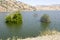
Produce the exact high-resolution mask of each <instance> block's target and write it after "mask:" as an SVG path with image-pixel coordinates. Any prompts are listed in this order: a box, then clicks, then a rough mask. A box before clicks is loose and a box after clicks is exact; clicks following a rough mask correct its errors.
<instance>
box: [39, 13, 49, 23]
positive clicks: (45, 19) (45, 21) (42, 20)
mask: <svg viewBox="0 0 60 40" xmlns="http://www.w3.org/2000/svg"><path fill="white" fill-rule="evenodd" d="M40 21H41V22H44V23H50V18H49V15H47V14H44V15H43V16H42V17H41V20H40Z"/></svg>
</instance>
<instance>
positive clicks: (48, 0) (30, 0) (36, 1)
mask: <svg viewBox="0 0 60 40" xmlns="http://www.w3.org/2000/svg"><path fill="white" fill-rule="evenodd" d="M17 1H21V2H24V3H26V4H29V5H32V6H36V5H52V4H60V0H17Z"/></svg>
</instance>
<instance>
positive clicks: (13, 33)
mask: <svg viewBox="0 0 60 40" xmlns="http://www.w3.org/2000/svg"><path fill="white" fill-rule="evenodd" d="M7 14H9V12H1V13H0V39H3V40H6V39H7V38H11V39H12V37H15V38H27V37H37V36H41V32H45V31H47V30H50V31H53V30H57V31H60V11H29V12H28V11H25V12H21V15H22V21H23V23H22V24H20V25H19V26H15V27H11V26H8V25H7V24H6V23H5V16H6V15H7ZM43 14H48V15H49V16H50V19H51V23H50V24H42V23H41V22H40V19H41V16H42V15H43Z"/></svg>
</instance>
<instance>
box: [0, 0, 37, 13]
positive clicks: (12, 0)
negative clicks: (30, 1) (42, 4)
mask: <svg viewBox="0 0 60 40" xmlns="http://www.w3.org/2000/svg"><path fill="white" fill-rule="evenodd" d="M16 10H25V11H27V10H29V11H33V10H36V9H35V7H33V6H30V5H27V4H25V3H22V2H20V1H19V2H17V1H16V0H0V11H1V12H2V11H5V12H6V11H16Z"/></svg>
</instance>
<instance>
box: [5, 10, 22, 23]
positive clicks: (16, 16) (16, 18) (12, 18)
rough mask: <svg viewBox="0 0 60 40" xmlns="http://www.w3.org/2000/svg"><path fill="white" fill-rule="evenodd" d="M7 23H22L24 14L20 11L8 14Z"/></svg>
mask: <svg viewBox="0 0 60 40" xmlns="http://www.w3.org/2000/svg"><path fill="white" fill-rule="evenodd" d="M6 23H8V24H20V23H22V16H21V14H20V11H16V12H13V13H11V14H9V15H7V16H6Z"/></svg>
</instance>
